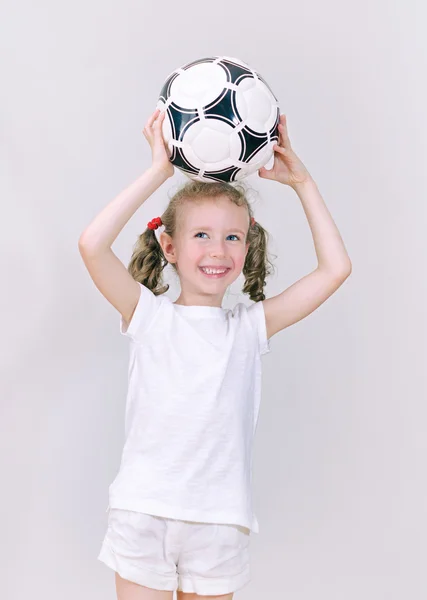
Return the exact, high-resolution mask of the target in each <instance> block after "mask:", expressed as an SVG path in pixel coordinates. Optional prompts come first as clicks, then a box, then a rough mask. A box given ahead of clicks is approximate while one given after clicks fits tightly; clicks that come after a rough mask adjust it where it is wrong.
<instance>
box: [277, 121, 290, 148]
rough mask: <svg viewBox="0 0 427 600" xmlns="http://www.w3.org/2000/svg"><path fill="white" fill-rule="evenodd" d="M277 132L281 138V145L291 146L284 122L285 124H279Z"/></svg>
mask: <svg viewBox="0 0 427 600" xmlns="http://www.w3.org/2000/svg"><path fill="white" fill-rule="evenodd" d="M279 133H280V137H281V138H282V145H283V146H284V147H285V148H290V147H291V141H290V139H289V136H288V131H287V129H286V123H285V124H283V123H280V124H279Z"/></svg>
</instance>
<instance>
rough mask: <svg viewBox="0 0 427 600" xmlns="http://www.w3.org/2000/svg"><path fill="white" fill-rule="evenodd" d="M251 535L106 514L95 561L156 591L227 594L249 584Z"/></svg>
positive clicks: (154, 518) (223, 527) (129, 514)
mask: <svg viewBox="0 0 427 600" xmlns="http://www.w3.org/2000/svg"><path fill="white" fill-rule="evenodd" d="M250 534H251V532H250V530H249V529H247V528H246V527H241V526H240V525H227V524H216V523H196V522H193V521H180V520H175V519H169V518H165V517H158V516H154V515H148V514H145V513H140V512H135V511H131V510H124V509H118V508H110V509H109V516H108V530H107V534H106V535H105V538H104V541H103V542H102V546H101V551H100V553H99V555H98V559H99V560H100V561H102V562H103V563H105V564H106V565H107V566H108V567H111V568H112V569H113V570H114V571H117V573H118V574H119V575H120V576H121V577H122V578H123V579H127V580H129V581H132V582H134V583H138V584H139V585H143V586H146V587H149V588H153V589H156V590H171V591H175V590H182V591H183V592H188V593H194V594H200V595H206V596H209V595H221V594H230V593H232V592H235V591H236V590H238V589H241V588H242V587H244V586H245V585H246V584H247V583H249V581H250V579H251V577H250V557H249V540H250Z"/></svg>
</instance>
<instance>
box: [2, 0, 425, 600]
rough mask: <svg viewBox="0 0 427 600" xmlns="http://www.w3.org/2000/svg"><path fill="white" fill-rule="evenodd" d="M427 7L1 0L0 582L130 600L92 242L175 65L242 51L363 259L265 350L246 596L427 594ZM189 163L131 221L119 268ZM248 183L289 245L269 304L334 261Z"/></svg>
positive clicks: (110, 359) (119, 406)
mask: <svg viewBox="0 0 427 600" xmlns="http://www.w3.org/2000/svg"><path fill="white" fill-rule="evenodd" d="M426 17H427V14H426V9H425V6H424V5H423V4H422V3H421V1H419V2H416V1H415V0H400V1H398V2H387V1H385V0H383V1H378V0H373V1H372V0H370V1H369V2H368V1H366V0H359V1H358V2H345V1H344V2H338V1H333V0H326V1H324V2H317V1H315V0H311V1H303V2H292V3H290V2H288V3H286V2H270V3H259V4H258V3H255V4H251V3H248V2H243V1H240V2H233V3H230V2H217V3H213V4H210V3H200V2H189V3H175V2H174V3H172V2H170V3H169V4H168V3H166V4H163V3H159V2H147V1H144V2H134V1H131V0H124V1H123V2H120V3H119V2H94V1H92V2H91V1H89V2H87V1H86V2H82V1H79V0H77V1H76V2H73V3H65V2H52V1H51V2H48V1H46V0H42V1H41V2H37V3H33V2H29V0H24V1H21V2H13V3H12V2H11V1H10V0H9V2H5V3H4V4H3V5H2V7H1V9H0V22H1V32H0V44H1V62H2V64H1V73H2V75H1V79H2V81H1V88H2V92H1V100H0V102H1V110H0V119H1V121H0V123H1V167H0V168H1V190H0V194H1V220H0V221H1V224H0V228H1V229H0V233H1V236H0V240H1V254H0V256H1V265H0V266H1V272H2V278H1V279H2V285H1V294H0V299H1V313H2V317H3V318H2V321H3V325H2V336H1V358H2V360H1V431H0V433H1V461H2V463H1V465H0V468H1V473H2V480H1V544H0V552H1V555H0V558H1V560H0V565H1V566H0V569H1V576H2V577H1V579H2V584H1V587H2V590H3V591H2V597H3V596H4V598H5V599H6V598H7V600H18V599H19V600H22V598H37V599H38V598H43V600H57V598H58V597H59V598H62V599H63V600H71V599H73V600H75V599H76V598H79V600H84V599H90V600H98V599H99V600H101V599H102V600H113V599H114V598H115V597H116V595H115V589H114V573H113V571H111V570H110V569H108V567H106V566H105V565H104V564H103V563H101V562H99V561H97V554H98V552H99V549H100V545H101V542H102V539H103V536H104V534H105V529H106V523H107V514H106V512H105V510H106V507H107V504H108V486H109V484H110V483H111V482H112V480H113V478H114V477H115V475H116V472H117V469H118V466H119V461H120V453H121V450H122V445H123V442H124V402H125V392H126V376H127V360H128V342H127V340H126V339H124V338H122V337H121V336H120V335H119V331H118V328H119V314H118V313H117V312H116V311H115V309H114V308H113V307H112V306H110V305H109V304H108V303H107V302H106V301H105V299H104V298H103V297H102V295H101V294H100V293H99V292H98V290H97V289H96V288H95V286H94V284H93V282H92V281H91V279H90V277H89V275H88V273H87V271H86V269H85V267H84V264H83V262H82V260H81V258H80V255H79V252H78V247H77V243H78V238H79V236H80V234H81V233H82V231H83V230H84V228H85V227H86V226H87V225H88V224H89V222H90V221H91V220H92V219H93V218H94V216H95V215H96V214H97V213H98V212H99V211H101V210H102V208H103V207H104V206H105V205H106V204H107V203H108V202H109V201H110V200H112V199H113V198H114V197H115V196H116V195H117V194H118V193H119V192H120V191H121V190H122V189H124V188H125V187H126V186H127V185H129V184H130V183H131V182H132V181H134V180H135V179H136V178H137V177H138V176H139V175H140V174H141V173H142V172H143V171H144V170H145V169H146V168H147V167H148V166H149V164H150V160H151V151H150V148H149V145H148V143H147V142H146V140H145V138H144V136H143V135H142V129H143V127H144V125H145V122H146V120H147V119H148V117H149V116H150V115H151V113H152V112H153V111H154V109H155V105H156V103H157V98H158V94H159V92H160V89H161V87H162V84H163V81H164V79H165V77H166V76H167V75H168V74H169V73H170V72H171V71H172V70H173V69H175V68H177V67H179V66H181V65H183V64H186V63H188V62H190V61H193V60H196V59H198V58H202V57H204V56H211V55H228V56H235V57H237V58H240V59H242V60H244V61H246V62H248V63H249V64H250V65H251V66H252V67H253V68H254V69H256V70H257V71H258V72H259V73H260V74H261V75H262V76H263V77H264V78H265V79H266V81H267V82H268V84H269V85H270V87H271V88H272V89H273V91H274V93H275V95H276V96H277V97H278V99H279V102H280V109H281V112H283V113H285V114H286V115H287V117H288V130H289V135H290V139H291V142H292V144H293V146H294V149H295V151H296V152H297V153H298V154H299V156H300V157H301V159H302V160H303V162H304V164H305V165H306V166H307V168H308V169H309V171H310V173H311V174H312V176H313V177H314V179H315V180H316V182H317V184H318V186H319V189H320V192H321V194H322V196H323V197H324V199H325V201H326V204H327V206H328V208H329V210H330V211H331V213H332V216H333V218H334V220H335V222H336V224H337V226H338V228H339V230H340V232H341V235H342V237H343V239H344V242H345V245H346V248H347V250H348V253H349V255H350V258H351V261H352V264H353V272H352V274H351V276H350V278H349V279H348V280H347V281H346V282H345V284H344V285H343V286H342V287H341V288H340V289H339V290H338V291H337V293H336V294H334V295H333V296H332V297H331V298H330V299H329V300H328V301H327V302H326V303H325V304H324V305H322V306H321V307H320V308H319V309H318V310H317V311H315V312H314V313H313V314H312V315H310V316H309V317H308V318H306V319H304V320H303V321H301V322H299V323H297V324H296V325H294V326H292V327H290V328H288V329H286V330H284V331H283V332H280V333H279V334H278V335H277V336H274V337H273V338H272V340H271V347H272V351H271V353H270V354H269V355H268V356H267V357H266V358H265V359H263V364H264V380H263V399H262V403H261V413H260V421H259V426H258V430H257V438H256V445H255V463H254V493H255V506H256V512H257V515H258V518H259V521H260V533H259V535H257V536H253V538H252V542H251V543H252V570H253V579H252V582H251V583H250V584H249V586H247V587H246V588H245V589H244V590H242V591H240V592H237V594H236V597H237V598H242V600H243V599H247V600H255V599H257V600H258V599H259V598H262V599H267V598H268V599H270V598H274V599H276V598H289V599H291V598H292V600H313V599H316V600H343V599H345V600H360V599H361V598H363V600H406V599H408V598H411V600H422V599H425V597H426V593H427V582H426V568H425V564H426V558H427V555H426V543H425V539H426V534H427V531H426V529H427V527H426V525H427V518H426V492H427V485H426V477H425V472H426V457H427V453H426V449H427V448H426V447H427V442H426V417H427V411H426V399H427V394H426V392H427V389H426V388H427V386H426V374H425V363H426V333H427V332H426V317H425V307H426V304H427V292H426V272H425V271H426V269H425V257H426V249H427V248H426V246H427V244H426V234H425V230H426V224H427V223H426V167H425V165H426V158H427V152H426V137H427V127H426V117H425V106H427V98H426V96H427V94H426V72H427V69H426V67H427V65H426V62H427V60H426V58H427V52H426V49H427V42H426V40H425V36H424V35H423V34H424V33H425V30H424V29H425V22H426ZM423 40H424V41H423ZM182 178H183V176H182V175H181V173H180V172H179V171H177V170H176V171H175V176H174V178H173V179H171V180H169V181H168V182H167V183H166V184H165V185H164V186H162V187H161V188H160V189H159V190H157V191H156V193H155V194H153V196H152V197H151V198H149V199H148V200H147V202H145V203H144V205H143V206H142V207H141V209H140V210H139V211H138V212H137V213H136V214H135V216H134V217H133V218H132V219H131V221H130V222H129V223H128V225H127V226H126V227H125V228H124V230H123V231H122V233H121V234H120V236H119V237H118V239H117V241H116V242H115V244H114V246H113V249H114V251H115V252H116V254H117V255H118V256H119V257H120V258H121V259H122V260H123V262H124V263H126V264H127V262H128V260H129V258H130V255H131V250H132V245H133V243H134V242H135V241H136V237H137V235H138V234H139V233H140V232H141V231H142V230H143V229H145V226H146V223H147V222H148V221H149V220H150V219H152V218H153V217H155V216H157V215H158V214H160V213H161V212H162V211H163V210H164V208H165V206H166V203H167V201H168V194H169V195H170V194H171V193H172V192H171V187H172V186H173V185H175V184H177V183H180V182H181V181H182ZM247 181H248V183H251V185H252V186H253V188H254V190H256V191H257V194H256V198H255V201H256V204H255V217H256V218H257V219H258V220H259V221H260V222H261V223H262V225H263V226H264V227H266V228H267V229H268V231H269V232H270V234H271V239H272V244H271V248H270V250H271V252H272V253H273V254H275V255H277V259H276V263H275V264H276V267H277V272H276V273H275V274H274V276H272V277H270V278H269V280H268V285H267V287H266V294H267V297H270V296H272V295H275V294H277V293H279V292H280V291H282V290H283V289H285V288H286V287H288V286H289V285H291V284H292V283H293V282H294V281H296V280H297V279H299V278H301V277H303V276H304V275H305V274H307V273H308V272H309V271H311V270H312V269H313V268H314V267H315V266H316V257H315V252H314V246H313V242H312V238H311V234H310V230H309V227H308V223H307V221H306V218H305V215H304V212H303V210H302V207H301V204H300V202H299V199H298V197H297V196H296V194H295V193H294V192H293V190H291V189H290V188H288V187H285V186H281V185H280V184H278V183H276V182H271V181H268V180H265V179H260V178H259V177H258V176H257V175H254V176H251V177H250V178H249V179H248V180H247ZM170 283H173V282H172V281H170ZM237 292H238V290H237ZM235 293H236V290H232V294H230V295H228V296H227V298H226V300H225V302H226V303H229V304H230V305H232V304H233V303H234V302H235V301H237V299H238V297H236V296H235V295H234V294H235ZM178 294H179V290H178V288H176V287H174V286H173V285H172V287H171V289H170V290H169V292H168V295H170V297H171V298H173V299H175V298H176V297H177V296H178ZM229 304H225V305H226V306H228V305H229ZM423 371H424V372H423Z"/></svg>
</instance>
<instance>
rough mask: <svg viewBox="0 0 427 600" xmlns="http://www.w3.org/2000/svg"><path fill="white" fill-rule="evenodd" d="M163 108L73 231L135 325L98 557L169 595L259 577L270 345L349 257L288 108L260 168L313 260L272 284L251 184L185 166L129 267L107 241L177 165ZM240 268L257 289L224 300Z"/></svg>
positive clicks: (110, 295) (225, 587)
mask: <svg viewBox="0 0 427 600" xmlns="http://www.w3.org/2000/svg"><path fill="white" fill-rule="evenodd" d="M164 115H165V113H162V114H160V111H159V110H156V111H155V112H154V113H153V115H152V116H151V117H150V118H149V119H148V121H147V123H146V126H145V128H144V131H143V133H144V135H145V137H146V139H147V141H148V142H149V144H150V147H151V151H152V165H151V167H150V168H149V169H148V170H147V171H146V172H145V173H144V174H143V175H142V176H141V177H139V178H138V179H137V180H136V181H135V182H134V183H133V184H132V185H130V186H129V187H128V188H127V189H125V190H124V191H123V192H121V193H120V194H119V195H118V196H117V198H115V199H114V200H113V201H112V202H111V203H110V204H109V205H108V206H107V207H106V208H105V209H104V210H102V211H101V213H100V214H99V215H98V216H97V217H96V218H95V219H94V221H93V222H92V223H91V224H90V225H89V226H88V227H87V229H86V230H85V231H84V232H83V234H82V235H81V237H80V239H79V249H80V253H81V255H82V258H83V260H84V263H85V265H86V267H87V269H88V271H89V274H90V276H91V277H92V279H93V281H94V283H95V285H96V287H97V288H98V289H99V290H100V292H101V293H102V294H103V296H105V298H106V299H107V300H108V301H109V302H111V304H112V305H113V306H114V307H115V308H116V309H117V310H118V311H119V313H120V315H121V319H120V331H121V333H122V334H123V335H126V336H128V337H129V338H130V341H131V348H130V365H129V373H128V376H129V387H128V395H127V402H126V418H125V445H124V449H123V454H122V459H121V464H120V468H119V472H118V474H117V476H116V478H115V479H114V481H113V483H112V484H111V486H110V488H109V509H110V510H109V514H108V530H107V533H106V536H105V538H104V541H103V544H102V547H101V551H100V554H99V557H98V558H99V560H101V561H103V562H104V563H105V564H106V565H108V566H109V567H111V568H112V569H113V570H114V571H115V572H116V574H115V580H116V590H117V597H118V600H171V599H172V597H173V592H174V591H175V590H176V591H177V599H178V600H185V599H189V598H192V599H194V598H199V597H210V598H224V599H226V600H231V598H232V597H233V592H235V591H236V590H238V589H241V588H242V587H243V586H245V585H246V584H247V583H248V582H249V580H250V566H249V540H250V535H251V533H257V532H258V531H259V528H258V521H257V518H256V516H255V514H254V511H253V505H252V498H251V485H252V446H253V441H254V434H255V430H256V425H257V418H258V411H259V402H260V394H261V356H262V355H263V354H266V353H267V352H269V351H270V344H269V339H270V338H271V336H273V335H274V334H275V333H277V332H278V331H281V330H282V329H284V328H285V327H289V325H292V324H293V323H296V322H297V321H300V320H301V319H303V318H304V317H306V316H307V315H309V314H310V313H311V312H313V311H314V310H315V309H316V308H317V307H318V306H320V305H321V304H322V303H323V302H324V301H325V300H326V299H327V298H328V297H329V296H331V294H333V293H334V292H335V291H336V290H337V289H338V288H339V287H340V285H341V284H342V283H343V282H344V281H345V279H346V278H347V277H348V276H349V274H350V272H351V263H350V259H349V257H348V255H347V252H346V250H345V247H344V244H343V242H342V239H341V237H340V234H339V232H338V230H337V228H336V226H335V224H334V221H333V220H332V218H331V216H330V214H329V212H328V209H327V208H326V206H325V203H324V201H323V199H322V197H321V196H320V194H319V192H318V189H317V187H316V184H315V182H314V181H313V179H312V178H311V176H310V174H309V173H308V171H307V169H306V168H305V166H304V165H303V163H302V162H301V161H300V160H299V158H298V157H297V156H296V154H295V152H294V151H293V149H292V148H291V144H290V141H289V137H288V134H287V128H286V118H285V116H284V115H281V117H280V125H279V131H280V139H279V144H278V145H275V147H274V151H275V155H274V165H273V167H272V169H271V170H267V169H265V168H262V169H260V170H259V172H258V174H259V176H260V177H262V178H265V179H270V180H274V181H277V182H278V183H281V184H284V185H288V186H291V187H292V188H293V189H294V190H295V192H296V194H297V195H298V197H299V199H300V200H301V202H302V206H303V209H304V211H305V214H306V216H307V220H308V223H309V226H310V228H311V232H312V234H313V240H314V244H315V249H316V254H317V260H318V266H317V267H316V269H315V270H314V271H313V272H312V273H309V274H308V275H306V276H305V277H303V278H302V279H300V280H299V281H297V282H296V283H294V284H293V285H292V286H290V287H289V288H288V289H286V290H284V291H283V292H281V293H280V294H278V295H277V296H274V297H273V298H269V299H265V296H264V292H263V288H264V285H265V277H266V276H267V275H268V274H269V273H270V271H269V268H268V264H269V263H270V261H269V259H268V256H267V235H268V234H267V232H266V231H265V229H263V227H262V226H261V225H260V224H259V223H258V222H257V221H256V220H255V217H254V216H253V214H252V209H251V206H250V205H249V203H248V201H247V199H246V197H245V193H244V188H243V187H242V186H239V185H235V184H228V183H217V182H212V183H204V182H197V181H189V182H188V183H186V184H185V185H184V186H183V187H182V188H181V189H180V190H179V191H178V192H177V193H176V194H175V196H174V197H173V198H172V199H171V200H170V202H169V205H168V207H167V208H166V210H165V212H164V213H163V214H162V215H161V217H155V218H153V219H151V220H150V221H149V222H148V224H147V228H146V230H145V231H144V232H143V233H142V234H141V235H140V236H139V239H138V243H137V244H136V247H135V249H134V252H133V255H132V258H131V261H130V265H129V268H128V270H126V268H125V267H124V265H123V264H122V263H121V261H120V260H119V259H118V258H117V257H116V256H115V254H114V253H113V252H112V250H111V245H112V244H113V242H114V240H115V239H116V237H117V236H118V234H119V233H120V231H121V230H122V229H123V227H124V226H125V224H126V223H127V222H128V221H129V219H130V218H131V217H132V215H133V214H134V213H135V212H136V211H137V209H138V208H139V207H140V206H141V204H142V203H143V202H144V201H145V200H146V199H147V198H148V197H149V196H150V195H151V194H152V193H153V192H154V191H155V190H156V189H157V188H158V187H159V186H160V185H161V184H162V183H164V182H165V181H166V180H167V179H168V178H169V177H171V176H172V175H173V173H174V167H173V165H172V163H171V162H170V160H169V155H168V151H167V147H166V146H165V143H164V141H163V137H162V133H161V126H162V122H163V119H164ZM159 226H162V227H163V229H162V230H161V231H159V232H157V231H156V230H157V229H158V227H159ZM168 263H169V264H170V265H172V268H173V269H174V270H175V272H176V273H177V275H178V277H179V280H180V284H181V293H180V295H179V297H178V298H177V299H176V300H175V302H172V300H171V299H170V298H168V297H167V296H166V295H164V293H165V292H166V291H167V290H168V288H169V286H168V285H162V271H163V269H164V267H165V266H166V265H167V264H168ZM241 272H243V275H244V276H245V284H244V287H243V292H244V293H246V294H248V295H249V297H250V299H251V300H253V301H254V303H253V304H251V305H250V306H249V307H247V306H246V305H245V304H243V303H239V304H237V305H236V306H235V308H234V309H233V310H230V309H224V308H222V306H221V304H222V300H223V297H224V293H225V291H226V289H227V287H228V286H229V285H230V284H231V283H232V282H233V281H235V280H236V278H237V277H238V276H239V274H240V273H241ZM107 510H108V509H107Z"/></svg>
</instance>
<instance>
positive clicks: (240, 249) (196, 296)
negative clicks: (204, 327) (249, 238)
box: [164, 196, 249, 306]
mask: <svg viewBox="0 0 427 600" xmlns="http://www.w3.org/2000/svg"><path fill="white" fill-rule="evenodd" d="M248 229H249V215H248V211H247V208H246V207H245V206H237V205H236V204H234V203H233V202H231V200H229V199H228V198H227V197H224V196H220V197H218V198H206V199H204V200H203V201H197V202H194V203H192V202H191V201H188V202H186V203H185V204H184V206H183V207H182V209H181V211H180V215H179V223H178V231H177V235H176V239H175V240H174V243H173V246H174V248H173V250H172V251H171V253H170V254H169V255H167V256H166V258H167V259H168V261H169V262H175V263H176V266H177V269H178V273H179V276H180V281H181V288H182V292H181V296H180V298H179V299H178V300H177V302H178V303H180V301H182V300H184V302H185V303H189V304H202V305H203V304H207V305H212V306H216V305H218V306H221V302H222V298H223V296H224V293H225V291H226V289H227V287H228V286H229V285H231V284H232V283H233V281H235V280H236V279H237V277H238V276H239V275H240V273H241V272H242V269H243V265H244V263H245V258H246V254H247V251H248V248H249V243H246V235H247V232H248ZM164 249H165V248H164ZM201 267H212V268H214V269H215V268H217V269H224V268H225V269H227V270H226V272H225V274H224V275H222V276H217V277H209V275H206V274H205V273H203V271H202V269H201ZM184 302H183V303H184Z"/></svg>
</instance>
